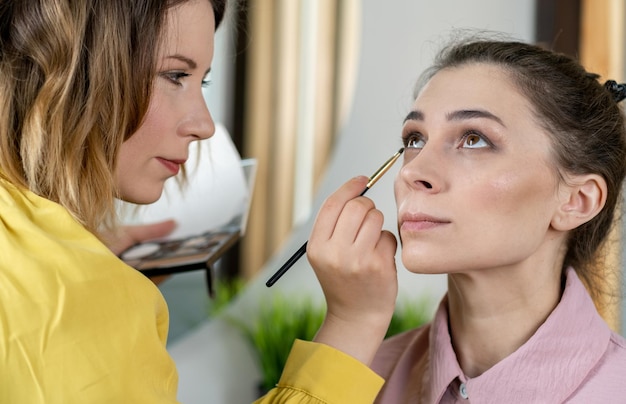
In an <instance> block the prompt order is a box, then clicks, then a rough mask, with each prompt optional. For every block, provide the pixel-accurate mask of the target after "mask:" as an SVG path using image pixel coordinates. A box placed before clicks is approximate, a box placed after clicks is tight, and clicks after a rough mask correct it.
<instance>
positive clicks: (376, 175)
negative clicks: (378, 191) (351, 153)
mask: <svg viewBox="0 0 626 404" xmlns="http://www.w3.org/2000/svg"><path fill="white" fill-rule="evenodd" d="M403 151H404V147H402V148H401V149H400V150H398V151H397V152H396V154H394V155H393V156H391V158H390V159H389V160H387V161H386V162H385V164H383V165H382V166H381V167H380V168H379V169H378V170H377V171H376V172H375V173H374V174H372V176H371V177H370V180H369V181H368V182H367V185H366V187H367V188H371V187H372V186H373V185H374V184H376V181H378V180H379V179H380V177H382V176H383V175H384V174H385V173H386V172H387V171H388V170H389V169H390V168H391V166H392V165H393V163H395V162H396V160H398V158H399V157H400V155H401V154H402V152H403Z"/></svg>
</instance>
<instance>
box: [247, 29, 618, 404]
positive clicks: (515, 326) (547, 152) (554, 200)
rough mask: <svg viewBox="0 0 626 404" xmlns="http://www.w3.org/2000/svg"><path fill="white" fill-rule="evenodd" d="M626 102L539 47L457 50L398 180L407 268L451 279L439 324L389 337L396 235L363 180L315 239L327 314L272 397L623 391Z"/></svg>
mask: <svg viewBox="0 0 626 404" xmlns="http://www.w3.org/2000/svg"><path fill="white" fill-rule="evenodd" d="M625 97H626V88H625V87H624V85H619V84H617V83H615V82H613V81H607V82H605V83H602V82H600V81H599V78H598V77H597V76H596V75H594V74H591V73H588V72H586V71H585V70H584V69H583V68H582V67H581V66H580V65H579V64H578V63H577V62H576V61H574V60H571V59H570V58H568V57H565V56H562V55H559V54H556V53H553V52H550V51H548V50H544V49H541V48H539V47H536V46H533V45H528V44H524V43H517V42H505V41H500V40H481V39H473V40H466V41H458V42H456V43H453V44H451V45H450V46H448V47H446V48H445V49H444V50H443V51H442V52H441V53H440V55H439V56H438V58H437V59H436V60H435V63H434V65H433V66H432V67H431V68H430V69H428V70H427V71H426V72H425V73H424V74H423V76H422V79H421V80H420V82H419V84H418V87H417V91H416V98H415V102H414V104H413V106H412V108H411V110H410V112H409V113H408V114H407V116H406V119H405V121H404V126H403V130H402V140H403V143H404V147H405V151H404V156H403V166H402V168H401V170H400V172H399V174H398V176H397V178H396V181H395V198H396V203H397V208H398V230H399V235H400V241H401V244H402V261H403V263H404V266H405V267H406V268H407V269H408V270H409V271H411V272H414V273H420V274H442V273H445V274H447V275H448V292H447V294H446V295H445V296H444V297H443V299H442V301H441V303H440V305H439V308H438V310H437V312H436V314H435V317H434V319H433V320H432V322H430V323H428V324H427V325H425V326H423V327H421V328H418V329H414V330H411V331H408V332H406V333H403V334H400V335H397V336H394V337H392V338H390V339H389V340H386V341H384V342H383V336H384V334H385V331H386V330H387V327H388V325H389V321H390V319H391V316H392V313H393V310H394V304H395V300H396V294H397V279H396V268H395V263H394V252H395V250H396V242H395V240H394V237H393V236H392V235H391V234H389V233H387V232H385V231H382V222H383V220H382V217H381V213H380V212H379V211H377V210H376V208H375V206H374V204H373V203H372V201H371V200H369V199H367V198H365V197H358V195H359V193H360V191H361V190H362V189H363V186H364V185H365V182H366V181H367V179H366V178H356V179H352V180H350V181H348V182H347V183H346V184H345V185H344V186H342V187H341V188H340V189H339V190H338V191H336V193H335V194H333V195H332V196H330V197H329V198H328V199H327V201H326V202H325V203H324V205H323V206H322V208H321V210H320V212H319V214H318V217H317V220H316V223H315V225H314V228H313V230H312V234H311V237H310V239H309V243H308V250H307V256H308V259H309V261H310V263H311V265H312V266H313V268H314V270H315V273H316V275H317V277H318V279H319V281H320V283H321V285H322V289H323V291H324V294H325V297H326V300H327V306H328V311H327V315H326V319H325V321H324V323H323V325H322V327H321V329H320V330H319V332H318V334H317V336H316V337H315V340H314V341H313V342H304V341H296V343H295V345H294V347H293V348H292V352H291V355H290V358H289V361H288V363H287V365H286V367H285V370H284V373H283V375H282V378H281V380H280V382H279V383H278V385H277V387H276V388H275V389H273V390H272V391H271V392H270V393H268V395H266V396H265V397H264V398H262V399H260V400H258V403H347V402H349V403H370V402H373V401H375V402H377V403H389V404H397V403H463V402H473V403H563V402H570V403H609V402H620V401H622V400H624V397H626V383H624V375H625V374H626V340H625V339H624V338H623V337H621V336H620V335H618V334H616V333H615V332H613V331H611V330H610V329H609V327H608V326H607V324H606V323H605V322H604V321H603V319H602V318H601V317H600V315H599V314H598V312H597V311H596V307H595V306H594V302H593V300H592V296H595V295H601V294H603V293H606V291H605V290H603V289H602V285H603V281H604V280H605V279H604V277H605V276H606V275H605V274H606V273H608V272H607V271H605V270H606V269H607V265H609V264H608V262H605V260H604V259H603V258H604V257H603V256H602V255H601V253H600V251H601V250H600V247H601V246H602V245H603V243H605V241H606V238H607V234H608V232H609V230H610V229H611V226H612V224H613V218H614V217H615V213H616V206H618V201H619V200H620V198H621V188H622V183H623V181H624V175H625V173H626V139H625V131H626V129H625V127H624V119H623V114H622V110H621V108H620V106H619V105H618V103H619V102H620V101H621V100H623V99H624V98H625ZM394 147H395V146H394Z"/></svg>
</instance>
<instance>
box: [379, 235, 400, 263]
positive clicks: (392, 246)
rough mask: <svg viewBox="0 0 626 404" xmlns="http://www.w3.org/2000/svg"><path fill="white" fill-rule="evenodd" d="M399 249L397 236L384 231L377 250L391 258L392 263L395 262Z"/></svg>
mask: <svg viewBox="0 0 626 404" xmlns="http://www.w3.org/2000/svg"><path fill="white" fill-rule="evenodd" d="M397 249H398V240H397V239H396V236H394V235H393V233H392V232H390V231H388V230H383V231H382V232H381V234H380V238H379V239H378V243H377V244H376V250H379V251H382V253H381V255H382V256H385V257H389V258H390V259H391V260H392V261H395V256H396V251H397Z"/></svg>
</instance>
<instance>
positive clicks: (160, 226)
mask: <svg viewBox="0 0 626 404" xmlns="http://www.w3.org/2000/svg"><path fill="white" fill-rule="evenodd" d="M175 228H176V222H175V221H174V220H165V221H162V222H158V223H152V224H141V225H134V226H120V227H119V228H117V231H115V232H105V233H103V234H101V237H102V239H103V241H104V243H105V244H106V245H107V247H109V249H110V250H111V251H113V253H114V254H115V255H120V254H121V253H122V252H124V250H126V249H127V248H129V247H132V246H133V245H135V244H137V243H142V242H144V241H149V240H154V239H157V238H161V237H165V236H167V235H168V234H170V233H171V232H172V231H174V229H175ZM168 277H169V275H162V276H155V277H152V278H150V279H151V280H152V281H153V282H154V283H155V284H157V285H158V284H159V283H161V282H163V281H164V280H165V279H167V278H168Z"/></svg>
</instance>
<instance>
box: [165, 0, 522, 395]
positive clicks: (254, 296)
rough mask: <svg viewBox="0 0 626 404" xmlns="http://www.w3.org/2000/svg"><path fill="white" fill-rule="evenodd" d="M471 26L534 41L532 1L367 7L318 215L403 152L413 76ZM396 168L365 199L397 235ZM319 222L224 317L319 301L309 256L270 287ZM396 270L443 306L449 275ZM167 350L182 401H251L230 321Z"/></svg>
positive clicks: (374, 1)
mask: <svg viewBox="0 0 626 404" xmlns="http://www.w3.org/2000/svg"><path fill="white" fill-rule="evenodd" d="M312 1H314V0H312ZM467 27H471V28H478V29H489V30H498V31H505V32H508V33H511V34H512V35H513V36H514V37H516V38H519V39H522V40H526V41H532V40H533V32H534V0H517V1H502V0H473V1H468V0H438V1H432V0H388V1H384V2H383V1H380V0H364V1H363V6H362V36H361V49H360V63H359V71H358V72H356V74H357V75H358V79H357V85H356V90H355V94H354V104H353V109H352V111H351V114H350V117H349V119H348V120H347V122H346V125H345V127H344V128H343V130H342V131H341V137H340V139H339V141H338V144H337V148H336V151H335V153H334V155H333V156H332V159H331V164H330V167H329V170H328V173H327V175H326V177H325V180H324V181H323V184H322V186H321V188H320V190H319V192H318V195H317V198H316V201H315V207H316V208H317V207H319V205H320V203H321V201H322V200H323V199H324V198H325V197H326V196H327V195H329V194H330V193H332V192H333V191H334V190H335V189H336V188H337V187H338V186H339V185H341V184H342V183H343V182H344V181H345V180H347V179H348V178H350V177H352V176H355V175H358V174H365V175H369V174H371V172H372V171H373V170H375V169H376V168H378V166H379V165H380V164H381V163H382V162H383V161H385V160H386V159H387V158H388V157H389V156H390V155H391V154H393V153H394V152H395V151H396V150H397V149H398V148H399V147H400V145H401V141H400V127H401V123H402V119H403V118H404V116H405V115H406V113H407V112H408V110H409V108H410V105H411V101H412V100H411V94H412V88H413V84H414V82H415V79H416V78H417V76H418V75H419V73H420V72H421V71H422V70H423V69H424V68H425V67H426V66H428V65H429V63H430V61H431V59H432V56H433V54H434V53H435V51H436V50H437V49H438V45H439V44H440V43H442V42H444V41H445V39H446V38H447V37H448V34H449V33H450V31H451V30H453V29H455V28H467ZM251 157H252V156H251ZM396 171H397V167H395V170H393V171H392V172H390V173H389V174H387V175H386V176H385V177H384V178H383V179H382V180H381V181H380V182H379V183H377V184H376V186H375V187H374V188H373V189H372V191H370V193H368V196H369V197H371V198H372V199H373V200H374V201H375V202H376V203H377V205H378V206H379V208H380V209H381V210H383V212H384V213H385V216H386V220H387V222H386V227H387V228H388V229H390V230H395V224H394V223H395V204H394V201H393V194H392V183H393V177H394V174H395V172H396ZM312 220H313V219H312V218H311V219H310V220H309V221H308V222H306V223H305V224H304V225H303V226H301V228H299V229H297V230H296V231H295V232H294V235H293V237H292V238H291V239H290V240H289V241H288V242H287V243H286V245H285V246H284V248H283V249H282V251H281V252H280V253H279V254H277V255H276V256H275V257H274V258H273V259H272V260H271V261H270V262H269V263H268V264H267V266H266V268H265V269H264V271H263V273H262V274H261V275H260V276H259V277H258V279H256V281H255V282H253V283H252V284H251V285H250V286H249V288H248V289H247V290H246V291H245V292H244V294H243V295H242V296H241V297H240V298H239V299H238V300H237V301H236V302H234V304H233V305H232V306H231V307H230V308H229V310H228V311H227V313H226V314H227V315H231V316H234V317H237V318H239V319H241V320H242V321H250V319H251V318H253V316H254V312H255V311H256V310H258V307H259V305H260V303H259V302H260V301H262V299H266V298H270V297H271V296H272V295H273V294H276V293H289V294H292V295H296V294H298V295H303V294H311V295H314V296H317V297H318V298H321V291H320V288H319V285H318V283H317V281H316V279H315V277H314V275H313V271H312V270H311V268H310V267H309V266H308V264H307V261H306V259H304V258H303V259H301V260H300V261H299V262H298V264H296V265H295V266H294V267H293V268H292V269H291V270H290V271H289V272H288V273H287V274H286V275H285V276H284V277H283V279H281V280H280V281H279V282H278V283H277V284H276V285H275V286H274V287H272V288H270V289H268V288H266V287H265V281H266V280H267V278H268V277H269V276H270V275H271V274H272V273H273V272H274V271H275V270H276V269H277V268H278V267H279V266H280V265H281V264H282V262H284V260H285V259H286V258H287V257H289V256H290V255H291V254H292V252H293V251H294V250H295V249H297V248H298V247H299V246H300V245H301V244H302V242H303V241H305V240H306V239H307V237H308V233H309V229H310V226H311V223H312ZM398 263H399V265H398V266H399V268H398V270H399V277H400V283H401V293H402V294H403V295H405V294H407V295H415V294H429V295H430V296H432V298H433V299H434V300H438V298H439V297H440V296H441V295H442V294H443V292H444V289H445V281H444V278H443V277H439V276H436V277H434V276H417V275H410V274H408V273H407V271H406V270H404V269H403V268H402V267H401V264H400V261H399V260H398ZM170 352H171V354H172V356H173V357H174V359H175V360H176V362H177V364H178V368H179V373H180V394H179V399H180V400H181V401H182V402H185V403H187V404H193V403H206V402H211V403H216V404H228V403H233V404H234V403H237V404H238V403H244V402H250V401H251V400H252V399H253V397H254V394H255V391H256V390H255V386H256V382H257V380H258V376H259V371H258V369H257V367H256V364H255V362H254V357H253V356H252V354H251V352H250V350H249V348H248V346H247V345H246V342H245V341H244V340H243V339H242V338H241V337H240V336H238V334H237V332H236V331H234V330H233V328H232V327H231V326H229V324H228V323H227V322H226V321H222V320H220V319H218V320H213V321H211V322H208V323H206V324H204V325H203V326H201V327H200V328H198V329H197V330H196V331H194V332H192V333H190V334H189V335H187V336H186V337H183V338H181V339H180V340H179V341H178V342H176V343H175V344H173V345H172V346H171V347H170Z"/></svg>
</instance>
